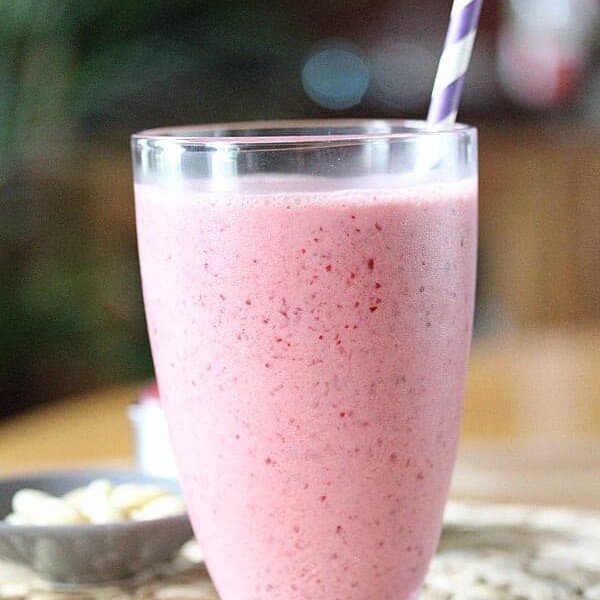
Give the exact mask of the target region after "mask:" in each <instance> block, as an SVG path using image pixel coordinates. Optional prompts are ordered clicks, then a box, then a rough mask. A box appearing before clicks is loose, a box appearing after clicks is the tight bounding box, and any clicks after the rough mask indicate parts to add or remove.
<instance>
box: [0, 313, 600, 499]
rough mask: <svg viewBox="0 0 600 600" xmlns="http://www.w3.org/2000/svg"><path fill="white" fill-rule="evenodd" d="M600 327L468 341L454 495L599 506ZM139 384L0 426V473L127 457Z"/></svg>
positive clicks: (53, 406) (57, 405)
mask: <svg viewBox="0 0 600 600" xmlns="http://www.w3.org/2000/svg"><path fill="white" fill-rule="evenodd" d="M599 340H600V327H599V326H598V325H596V324H594V325H589V326H587V327H582V328H579V329H575V330H574V329H559V330H553V331H540V332H537V333H534V334H530V335H527V336H523V337H520V338H511V339H509V338H502V339H495V338H493V339H489V340H481V341H478V342H477V343H475V344H474V347H473V352H472V357H471V363H470V372H469V385H468V390H467V395H466V406H465V420H464V426H463V440H462V443H461V447H460V451H459V459H458V464H457V469H456V473H455V478H454V486H453V496H454V497H456V498H461V499H483V500H488V501H489V500H506V501H518V502H535V503H539V502H542V503H547V504H570V505H574V506H587V507H590V508H600V341H599ZM140 387H141V384H133V385H130V386H125V387H119V388H114V389H110V390H105V391H101V392H97V393H94V394H90V395H85V396H82V397H75V398H69V399H66V400H63V401H61V402H57V403H55V404H51V405H48V406H44V407H42V408H39V409H37V410H35V411H32V412H30V413H27V414H25V415H22V416H19V417H17V418H15V419H12V420H10V421H8V422H5V423H3V424H1V425H0V473H2V472H14V471H26V470H34V469H39V468H53V467H59V466H60V467H65V466H81V465H83V464H87V465H89V464H91V463H93V464H107V463H109V464H123V465H127V464H131V463H132V462H133V439H132V433H131V430H130V427H129V423H128V421H127V417H126V414H125V410H126V407H127V405H128V404H130V403H131V402H133V401H134V400H135V398H136V395H137V393H138V391H139V390H140Z"/></svg>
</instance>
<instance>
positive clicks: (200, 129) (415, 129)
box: [131, 119, 476, 147]
mask: <svg viewBox="0 0 600 600" xmlns="http://www.w3.org/2000/svg"><path fill="white" fill-rule="evenodd" d="M349 128H354V129H358V128H364V129H365V131H358V132H356V131H352V132H348V133H342V132H341V131H342V130H343V129H349ZM320 129H322V130H323V131H322V133H321V132H318V133H315V130H317V131H318V130H320ZM336 129H337V130H338V132H337V133H336V132H332V130H336ZM302 130H306V132H305V133H302ZM244 131H248V132H252V134H251V135H243V134H242V133H243V132H244ZM475 131H476V128H475V127H473V126H471V125H466V124H463V123H456V124H454V125H452V126H451V127H449V128H446V129H439V130H438V129H431V128H430V127H429V125H428V123H427V122H426V121H421V120H416V119H301V120H272V121H268V120H267V121H240V122H231V123H214V124H206V125H181V126H173V127H158V128H154V129H145V130H143V131H139V132H137V133H134V134H133V135H132V136H131V140H132V143H136V142H160V143H165V142H167V143H174V144H186V145H192V146H194V145H195V146H199V147H202V146H207V147H210V146H223V145H238V146H242V147H256V146H265V145H290V144H292V145H302V144H303V143H315V142H321V143H323V142H325V143H340V142H342V143H344V142H345V143H360V142H371V141H378V140H409V139H417V138H423V137H427V138H429V139H432V138H440V137H453V136H457V135H461V134H463V135H465V134H466V135H470V134H473V133H475ZM219 132H224V133H225V135H219ZM284 132H288V133H284ZM231 133H236V134H237V133H239V134H241V135H230V134H231Z"/></svg>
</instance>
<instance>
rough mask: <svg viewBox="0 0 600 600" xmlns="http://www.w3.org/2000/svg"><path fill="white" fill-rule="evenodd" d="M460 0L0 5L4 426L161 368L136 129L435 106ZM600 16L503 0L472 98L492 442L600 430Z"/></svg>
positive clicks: (488, 25)
mask: <svg viewBox="0 0 600 600" xmlns="http://www.w3.org/2000/svg"><path fill="white" fill-rule="evenodd" d="M450 5H451V2H450V0H428V1H427V2H423V1H422V0H303V1H302V2H300V1H298V0H278V1H276V2H275V1H267V0H244V1H233V0H232V1H222V2H214V1H212V2H208V1H204V0H127V1H125V2H124V1H123V0H95V1H94V2H88V1H87V0H3V1H2V2H0V74H1V75H0V426H1V425H2V423H5V424H7V423H8V424H10V423H14V422H16V421H14V419H15V418H16V417H17V415H19V414H22V413H24V412H26V411H30V410H31V409H33V408H35V407H39V406H41V405H46V404H48V403H52V402H55V401H57V400H58V399H61V398H63V397H65V396H70V395H74V394H79V395H80V394H87V393H89V392H92V391H94V390H104V389H109V388H111V386H115V385H120V384H129V383H131V382H139V381H142V380H145V379H148V378H150V377H151V376H152V367H151V358H150V352H149V346H148V341H147V338H146V333H145V329H144V327H145V325H144V317H143V307H142V296H141V289H140V281H139V273H138V263H137V256H136V239H135V228H134V214H133V196H132V182H131V173H130V168H131V166H130V159H129V135H130V134H131V133H133V132H135V131H137V130H140V129H143V128H148V127H153V126H164V125H175V124H188V123H205V122H219V121H232V120H251V119H276V118H311V117H414V118H423V117H424V115H425V114H426V111H427V103H428V97H429V94H430V90H431V89H432V85H433V78H434V75H435V69H436V64H437V60H438V57H439V54H440V51H441V47H442V42H443V37H444V33H445V29H446V26H447V20H448V14H449V10H450ZM599 28H600V2H598V0H485V3H484V11H483V14H482V21H481V27H480V33H479V35H478V39H477V43H476V47H475V53H474V57H473V62H472V66H471V69H470V72H469V75H468V78H467V83H466V89H465V95H464V99H463V103H462V110H461V114H460V118H461V120H463V121H467V122H469V123H473V124H475V125H477V126H478V127H479V128H480V139H481V142H480V144H481V148H480V152H481V213H480V218H481V238H480V278H479V291H478V304H477V315H476V332H475V344H474V352H473V360H472V372H471V375H470V383H469V393H468V397H467V414H466V421H465V429H464V433H465V436H466V437H467V438H468V439H472V440H473V441H474V442H477V441H483V442H486V441H490V440H494V439H504V438H505V437H506V436H512V437H511V439H526V438H527V439H529V438H531V439H534V440H536V441H537V442H539V443H540V444H542V446H543V447H544V448H548V447H550V446H552V444H554V443H555V442H556V441H557V440H558V441H560V440H564V439H568V440H570V441H574V440H575V439H576V441H578V442H581V441H582V440H588V441H589V440H591V442H590V443H592V444H596V442H598V440H599V439H600V362H599V361H600V341H599V340H600V192H599V190H600V68H599V67H600V44H599V40H600V33H599V31H600V29H599ZM99 397H100V396H91V398H99ZM5 426H6V425H5ZM0 435H2V434H0ZM588 441H586V442H585V443H586V444H587V443H588ZM582 443H583V442H582ZM505 447H507V446H505ZM556 447H557V448H559V447H562V446H560V444H558V446H556ZM577 447H578V448H579V449H578V450H577V451H576V455H577V457H579V458H577V460H578V461H579V462H581V460H583V461H584V462H585V461H589V460H590V454H591V456H593V455H594V451H595V450H597V448H598V446H597V445H593V446H585V447H582V446H581V444H580V445H579V446H577ZM536 448H537V446H535V448H534V449H533V450H531V453H532V454H531V456H533V458H532V460H543V459H542V458H539V457H538V454H537V449H536ZM582 448H583V449H582ZM590 448H593V451H591V450H590ZM560 453H561V454H564V453H562V451H561V452H560ZM577 453H578V454H577ZM477 454H478V455H479V456H483V454H484V453H483V452H480V451H478V452H477ZM596 456H600V455H596ZM581 457H583V458H581ZM1 459H2V455H1V453H0V465H1ZM580 459H581V460H580ZM508 462H510V461H508ZM507 464H508V463H507ZM540 464H542V463H540ZM544 464H545V463H544ZM513 467H514V465H513ZM513 467H511V466H510V465H509V466H508V467H507V468H513ZM514 468H516V467H514ZM469 473H470V472H468V473H466V475H465V479H464V482H463V483H464V486H465V489H467V488H468V487H469V485H471V483H470V482H471V480H470V479H469V476H470V475H469ZM585 477H587V475H585ZM459 483H460V482H459ZM597 485H598V484H597ZM586 489H587V488H586ZM596 491H597V490H596ZM598 497H600V496H598Z"/></svg>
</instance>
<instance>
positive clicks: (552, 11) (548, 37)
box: [498, 0, 600, 108]
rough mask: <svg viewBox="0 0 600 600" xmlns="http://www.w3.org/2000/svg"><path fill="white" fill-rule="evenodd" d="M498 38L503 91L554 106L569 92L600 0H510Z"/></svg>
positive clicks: (579, 77)
mask: <svg viewBox="0 0 600 600" xmlns="http://www.w3.org/2000/svg"><path fill="white" fill-rule="evenodd" d="M508 5H509V11H508V14H509V17H508V19H507V21H506V24H505V25H504V27H503V30H502V31H501V32H500V35H499V38H498V76H499V79H500V83H501V85H502V87H503V89H504V91H505V92H506V93H507V94H508V95H509V96H510V97H511V98H512V99H513V100H514V101H515V102H517V103H519V104H521V105H523V106H526V107H529V108H553V107H556V106H560V105H561V104H563V103H564V102H566V101H567V100H568V99H569V98H571V97H573V96H574V95H575V94H576V92H577V90H578V88H579V87H580V84H581V83H582V81H583V74H584V71H585V69H586V67H587V63H588V59H589V57H590V56H591V52H592V50H593V41H594V34H595V31H596V28H597V26H598V21H599V20H600V3H599V2H598V0H551V1H548V0H508Z"/></svg>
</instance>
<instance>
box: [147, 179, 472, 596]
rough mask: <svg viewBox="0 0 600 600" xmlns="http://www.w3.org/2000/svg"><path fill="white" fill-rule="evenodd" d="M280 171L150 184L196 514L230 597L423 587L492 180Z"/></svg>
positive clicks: (176, 437) (151, 240) (172, 414)
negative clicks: (312, 177)
mask: <svg viewBox="0 0 600 600" xmlns="http://www.w3.org/2000/svg"><path fill="white" fill-rule="evenodd" d="M273 184H274V182H273V180H270V181H267V182H265V181H263V182H262V183H261V182H257V184H256V185H257V186H258V188H257V189H253V190H252V191H253V192H254V193H239V192H237V193H236V192H230V193H226V192H219V193H218V194H217V193H212V194H211V193H210V192H207V191H206V190H205V191H200V190H197V189H196V190H195V189H187V190H167V189H164V188H159V187H151V186H144V185H137V186H136V210H137V219H138V235H139V249H140V258H141V262H142V275H143V286H144V297H145V304H146V312H147V317H148V327H149V332H150V338H151V343H152V350H153V357H154V362H155V366H156V371H157V377H158V380H159V384H160V390H161V397H162V399H163V402H164V404H165V407H166V410H167V415H168V419H169V422H170V428H171V433H172V438H173V443H174V447H175V453H176V455H177V456H178V460H179V467H180V471H181V472H182V475H183V477H182V479H183V482H184V492H185V495H186V498H187V501H188V506H189V510H190V514H191V517H192V520H193V523H194V527H195V530H196V533H197V535H198V538H199V540H200V543H201V545H202V546H204V548H205V551H206V555H207V558H208V567H209V569H210V572H211V575H212V576H213V578H214V580H215V583H216V585H217V587H218V589H219V591H220V593H221V595H222V597H223V598H224V599H225V600H230V599H231V600H264V599H272V600H290V599H295V598H299V599H306V600H317V599H319V600H323V599H326V600H336V599H338V600H365V599H366V598H368V599H369V600H403V599H406V598H409V597H411V595H413V594H414V593H415V592H416V590H418V588H419V586H420V585H421V583H422V581H423V578H424V574H425V570H426V567H427V564H428V562H429V559H430V557H431V554H432V552H433V550H434V547H435V544H436V542H437V539H438V536H439V531H440V520H441V513H442V510H443V506H444V502H445V499H446V494H447V489H448V485H449V481H450V476H451V471H452V465H453V460H454V455H455V450H456V444H457V439H458V432H459V422H460V417H461V407H462V397H463V391H464V379H465V369H466V361H467V355H468V348H469V340H470V334H471V322H472V313H473V300H474V289H473V288H474V281H475V255H476V237H477V231H476V229H477V217H476V196H477V194H476V182H475V181H473V180H468V181H464V182H460V183H448V184H428V185H421V186H419V185H414V186H412V185H411V186H407V187H403V188H402V189H399V190H392V189H376V188H373V189H355V190H351V189H348V190H346V191H331V192H327V191H324V192H318V193H315V192H310V191H304V192H302V191H290V190H289V189H287V190H286V191H285V192H280V193H277V192H273V191H272V190H271V191H267V190H266V189H265V190H264V191H262V190H260V186H261V185H262V186H263V187H265V188H267V187H269V186H273ZM303 185H304V189H305V190H306V188H307V185H306V183H303ZM336 187H337V186H336ZM247 189H248V188H247Z"/></svg>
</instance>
